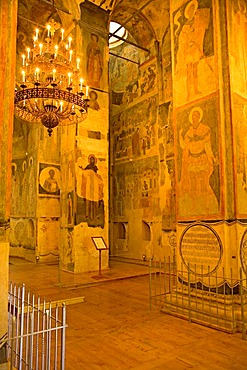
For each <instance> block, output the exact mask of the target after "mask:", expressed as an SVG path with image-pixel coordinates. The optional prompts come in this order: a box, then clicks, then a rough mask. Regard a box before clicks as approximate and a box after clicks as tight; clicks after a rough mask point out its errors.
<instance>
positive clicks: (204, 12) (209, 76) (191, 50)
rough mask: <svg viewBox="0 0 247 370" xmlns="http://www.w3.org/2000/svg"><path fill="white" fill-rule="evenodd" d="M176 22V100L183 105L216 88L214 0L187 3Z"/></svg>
mask: <svg viewBox="0 0 247 370" xmlns="http://www.w3.org/2000/svg"><path fill="white" fill-rule="evenodd" d="M173 22H174V35H173V37H174V57H175V74H176V78H175V87H176V96H175V99H176V105H181V104H184V103H186V102H189V101H191V100H194V99H195V98H198V97H200V96H202V95H207V94H209V93H210V92H212V91H214V90H215V82H214V73H215V72H214V71H215V67H214V60H213V59H212V57H213V55H214V37H213V17H212V0H198V1H197V0H191V1H188V2H186V3H185V4H184V5H183V6H181V7H180V8H179V9H177V10H176V11H175V12H174V13H173ZM205 82H206V83H205Z"/></svg>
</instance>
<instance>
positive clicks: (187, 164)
mask: <svg viewBox="0 0 247 370" xmlns="http://www.w3.org/2000/svg"><path fill="white" fill-rule="evenodd" d="M202 118H203V110H202V108H200V107H195V108H193V109H191V111H190V114H189V121H190V123H191V125H190V127H189V129H188V130H187V131H186V132H185V133H184V130H183V129H180V131H179V144H180V147H181V149H182V161H181V178H180V188H179V213H180V215H205V216H206V215H208V214H217V213H218V210H219V205H218V200H217V197H216V195H215V193H214V191H213V188H212V187H211V182H210V179H211V176H212V174H213V171H214V166H217V164H218V163H217V158H216V156H215V155H214V153H213V150H212V142H211V129H210V127H209V126H208V125H207V124H205V123H203V122H202Z"/></svg>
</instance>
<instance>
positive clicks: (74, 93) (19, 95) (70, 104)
mask: <svg viewBox="0 0 247 370" xmlns="http://www.w3.org/2000/svg"><path fill="white" fill-rule="evenodd" d="M39 33H40V31H39V29H38V28H37V29H36V31H35V35H34V37H33V47H32V48H27V49H26V53H25V54H22V56H21V58H22V60H21V64H22V68H21V71H20V76H19V81H21V82H20V83H19V86H18V87H17V88H16V91H15V98H14V104H15V113H16V114H17V115H18V116H19V117H20V118H22V119H24V120H26V121H29V122H41V123H42V124H43V125H44V126H45V127H46V128H47V131H48V135H49V136H51V134H52V130H53V128H54V127H56V126H58V125H59V123H60V122H64V123H66V122H67V123H70V122H71V123H73V122H79V121H80V120H83V119H84V118H85V117H86V113H87V110H88V101H89V99H88V96H89V88H88V86H85V85H84V80H83V78H82V76H81V74H80V62H81V61H80V58H78V57H77V58H76V56H75V51H74V50H73V48H72V45H73V39H72V36H71V35H69V36H68V37H66V39H65V30H64V29H63V28H61V25H60V24H59V23H58V22H55V21H54V19H52V21H51V22H50V23H48V24H47V25H46V31H45V35H44V36H43V40H42V38H41V37H40V35H39ZM83 90H84V91H85V92H84V91H83Z"/></svg>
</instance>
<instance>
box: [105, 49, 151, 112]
mask: <svg viewBox="0 0 247 370" xmlns="http://www.w3.org/2000/svg"><path fill="white" fill-rule="evenodd" d="M125 54H127V55H128V58H130V59H132V60H136V59H137V53H136V49H135V48H133V47H130V46H129V47H127V48H124V49H123V52H122V56H124V55H125ZM111 60H112V61H111V71H112V73H111V76H112V80H111V85H112V104H114V105H116V106H121V105H127V104H131V103H137V102H138V101H139V100H140V99H141V98H142V97H144V96H145V95H146V94H148V93H154V91H155V90H156V88H157V67H156V62H155V61H154V60H150V61H148V63H145V64H143V65H140V67H138V66H137V64H133V63H131V62H123V61H122V60H121V59H118V58H115V59H111Z"/></svg>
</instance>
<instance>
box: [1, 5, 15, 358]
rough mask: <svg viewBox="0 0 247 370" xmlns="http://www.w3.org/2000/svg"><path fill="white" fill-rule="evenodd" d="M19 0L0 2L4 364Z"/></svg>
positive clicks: (2, 326)
mask: <svg viewBox="0 0 247 370" xmlns="http://www.w3.org/2000/svg"><path fill="white" fill-rule="evenodd" d="M16 29H17V0H3V1H1V2H0V64H1V68H0V86H1V89H0V143H1V145H0V158H1V160H0V270H1V284H0V318H1V319H0V363H4V362H6V351H5V345H4V344H1V343H2V341H1V339H2V338H3V337H4V336H5V335H6V333H7V325H8V312H7V307H8V261H9V243H8V239H7V234H8V232H7V231H8V227H9V216H10V198H11V197H10V194H11V188H10V186H11V170H10V169H11V157H12V154H11V151H12V133H13V116H14V88H15V60H16Z"/></svg>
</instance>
